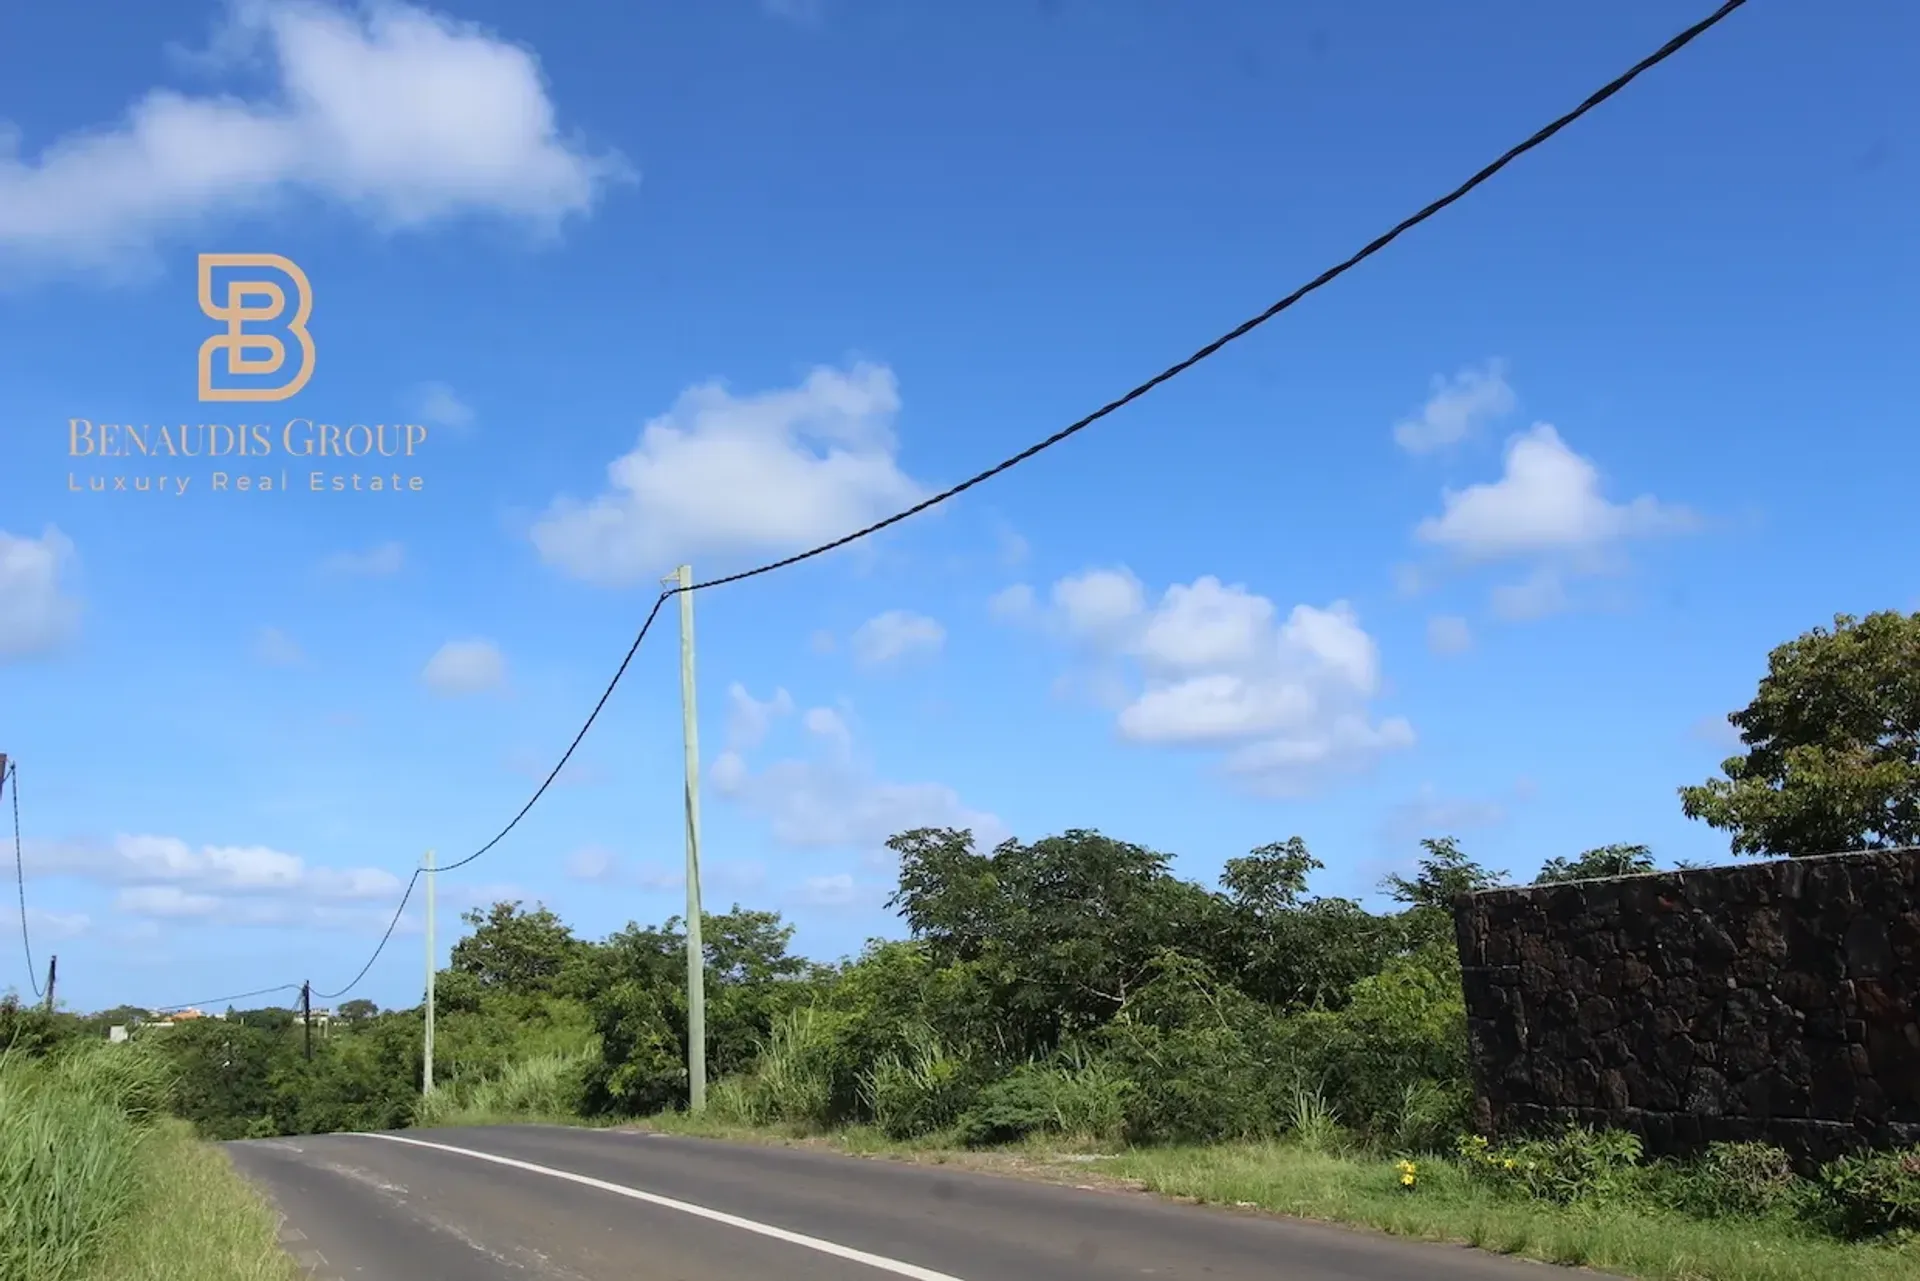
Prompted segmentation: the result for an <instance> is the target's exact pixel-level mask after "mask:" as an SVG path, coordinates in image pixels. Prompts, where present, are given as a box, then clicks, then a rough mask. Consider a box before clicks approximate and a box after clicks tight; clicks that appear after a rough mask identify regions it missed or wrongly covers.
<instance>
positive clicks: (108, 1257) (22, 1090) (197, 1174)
mask: <svg viewBox="0 0 1920 1281" xmlns="http://www.w3.org/2000/svg"><path fill="white" fill-rule="evenodd" d="M23 1022H26V1023H31V1022H33V1020H32V1019H31V1018H30V1017H28V1018H25V1019H23V1017H22V1012H21V1011H20V1010H19V1009H18V1007H17V1006H14V1005H11V1004H8V1005H5V1006H0V1024H10V1025H12V1028H13V1030H14V1031H16V1032H18V1031H20V1030H22V1029H21V1027H20V1025H21V1024H22V1023H23ZM44 1022H45V1021H44V1020H43V1021H42V1023H43V1026H42V1027H40V1028H38V1029H35V1030H38V1031H40V1032H42V1033H44V1032H45V1030H46V1029H45V1027H44ZM10 1039H11V1041H12V1044H13V1048H11V1049H9V1050H7V1051H6V1052H4V1053H0V1281H78V1279H80V1278H87V1281H135V1279H136V1278H137V1279H138V1281H189V1278H191V1279H192V1281H293V1278H294V1277H296V1276H297V1275H298V1273H297V1271H296V1270H295V1269H294V1268H293V1266H292V1264H291V1262H290V1261H289V1260H288V1258H287V1257H286V1254H285V1253H284V1252H283V1251H282V1250H281V1249H280V1247H279V1244H278V1242H277V1241H276V1239H275V1221H274V1217H273V1215H272V1213H271V1212H270V1211H269V1210H268V1208H267V1207H266V1205H265V1204H264V1203H262V1202H261V1201H260V1199H259V1198H258V1197H256V1196H255V1195H254V1194H253V1193H252V1191H250V1190H249V1189H248V1188H247V1187H246V1185H245V1184H244V1183H242V1182H241V1180H240V1178H239V1176H238V1175H236V1174H235V1173H234V1171H233V1169H232V1167H231V1166H229V1165H228V1164H227V1162H226V1159H225V1158H224V1157H222V1156H221V1155H220V1154H219V1153H218V1152H216V1151H214V1150H212V1149H210V1148H207V1147H205V1146H204V1145H202V1144H200V1143H199V1142H198V1141H196V1140H195V1138H194V1136H193V1133H192V1130H191V1128H190V1127H188V1126H187V1125H185V1124H184V1123H182V1122H181V1121H179V1120H178V1119H176V1118H173V1117H171V1116H169V1115H167V1111H168V1108H169V1107H170V1105H171V1103H172V1086H173V1078H172V1068H171V1066H170V1065H169V1064H168V1062H167V1061H166V1059H165V1058H164V1056H162V1055H160V1054H158V1053H156V1052H154V1051H152V1050H150V1049H149V1048H147V1047H145V1046H129V1045H108V1044H105V1043H104V1042H100V1041H79V1040H74V1041H70V1042H68V1043H66V1044H49V1042H48V1039H47V1038H46V1037H45V1036H44V1035H42V1036H40V1037H34V1038H22V1037H19V1036H15V1037H12V1038H10ZM23 1039H26V1040H29V1041H30V1042H31V1043H32V1050H31V1051H27V1050H23V1049H22V1048H21V1044H20V1043H21V1041H22V1040H23Z"/></svg>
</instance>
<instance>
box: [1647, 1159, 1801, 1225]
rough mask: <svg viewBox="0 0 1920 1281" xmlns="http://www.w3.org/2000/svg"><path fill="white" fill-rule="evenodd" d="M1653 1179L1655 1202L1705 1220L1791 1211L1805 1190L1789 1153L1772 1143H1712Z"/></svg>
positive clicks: (1664, 1169)
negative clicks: (1695, 1157)
mask: <svg viewBox="0 0 1920 1281" xmlns="http://www.w3.org/2000/svg"><path fill="white" fill-rule="evenodd" d="M1652 1177H1653V1182H1654V1188H1653V1190H1654V1193H1655V1199H1656V1200H1658V1201H1660V1202H1663V1203H1664V1204H1666V1205H1669V1206H1671V1207H1672V1208H1673V1209H1676V1210H1679V1211H1681V1212H1682V1213H1685V1214H1691V1215H1693V1216H1695V1217H1697V1218H1703V1219H1721V1218H1747V1219H1759V1218H1765V1217H1767V1216H1768V1215H1772V1214H1777V1213H1780V1212H1783V1211H1785V1210H1788V1209H1790V1208H1792V1207H1793V1204H1794V1202H1795V1200H1796V1199H1797V1198H1798V1197H1799V1196H1800V1195H1801V1194H1802V1193H1803V1191H1804V1188H1805V1184H1804V1183H1803V1181H1802V1180H1801V1179H1799V1178H1798V1177H1797V1176H1796V1175H1795V1174H1794V1172H1793V1163H1792V1161H1791V1160H1790V1159H1789V1158H1788V1156H1787V1154H1786V1153H1785V1152H1784V1151H1782V1150H1781V1149H1779V1148H1777V1147H1774V1146H1773V1145H1772V1144H1768V1143H1714V1144H1710V1145H1709V1146H1708V1148H1707V1150H1706V1152H1705V1153H1704V1154H1703V1155H1701V1156H1700V1157H1699V1158H1698V1159H1696V1160H1694V1161H1690V1162H1687V1163H1685V1164H1682V1165H1668V1166H1663V1167H1661V1169H1660V1170H1659V1171H1658V1172H1656V1173H1655V1174H1654V1175H1653V1176H1652Z"/></svg>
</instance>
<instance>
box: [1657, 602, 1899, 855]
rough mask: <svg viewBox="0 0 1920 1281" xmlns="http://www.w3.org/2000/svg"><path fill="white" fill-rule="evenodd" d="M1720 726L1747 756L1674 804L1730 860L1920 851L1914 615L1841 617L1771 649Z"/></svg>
mask: <svg viewBox="0 0 1920 1281" xmlns="http://www.w3.org/2000/svg"><path fill="white" fill-rule="evenodd" d="M1727 721H1728V723H1729V724H1731V725H1732V726H1734V728H1736V729H1738V730H1739V731H1740V740H1741V742H1742V743H1743V744H1745V746H1746V751H1745V752H1743V753H1742V754H1740V755H1738V756H1731V757H1728V758H1727V760H1726V761H1725V762H1723V763H1722V764H1721V766H1720V770H1721V773H1722V774H1723V775H1725V777H1723V778H1715V779H1709V780H1707V781H1706V782H1704V783H1701V784H1698V785H1696V786H1693V787H1683V788H1681V789H1680V804H1681V808H1682V810H1683V811H1684V812H1685V813H1686V816H1687V817H1688V818H1692V819H1699V820H1702V821H1704V822H1705V823H1707V824H1708V825H1709V826H1710V827H1715V828H1719V829H1720V830H1722V831H1725V832H1727V833H1729V835H1730V837H1731V843H1732V847H1733V852H1734V853H1736V854H1752V855H1763V856H1764V855H1787V856H1789V857H1797V858H1804V857H1808V856H1811V855H1816V854H1836V853H1842V852H1845V851H1848V850H1857V849H1885V848H1890V847H1899V846H1906V845H1914V844H1920V613H1915V614H1901V613H1899V612H1898V611H1895V610H1885V611H1881V612H1879V613H1874V614H1869V615H1867V616H1866V617H1865V618H1864V619H1855V618H1853V617H1852V616H1850V615H1846V614H1839V615H1836V616H1835V617H1834V620H1833V629H1832V630H1831V631H1829V630H1827V629H1826V628H1823V627H1816V628H1814V629H1813V630H1811V631H1809V632H1806V633H1805V634H1803V635H1801V636H1799V637H1798V638H1796V639H1794V640H1791V641H1788V642H1787V643H1786V644H1784V645H1781V646H1779V647H1778V648H1776V649H1775V650H1774V651H1773V652H1772V653H1771V654H1769V655H1768V656H1767V674H1766V675H1765V676H1764V677H1762V678H1761V680H1760V686H1759V689H1758V691H1757V692H1756V694H1755V695H1754V699H1753V701H1752V702H1751V703H1749V704H1747V706H1746V707H1744V708H1742V709H1741V710H1740V711H1737V712H1734V713H1732V714H1731V715H1729V716H1728V717H1727Z"/></svg>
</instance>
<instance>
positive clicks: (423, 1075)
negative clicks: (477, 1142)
mask: <svg viewBox="0 0 1920 1281" xmlns="http://www.w3.org/2000/svg"><path fill="white" fill-rule="evenodd" d="M426 875H427V1009H426V1013H427V1029H426V1037H425V1039H424V1040H423V1042H422V1045H421V1056H420V1093H421V1094H432V1093H433V968H434V967H433V882H434V880H435V877H434V874H433V851H432V850H428V851H427V863H426Z"/></svg>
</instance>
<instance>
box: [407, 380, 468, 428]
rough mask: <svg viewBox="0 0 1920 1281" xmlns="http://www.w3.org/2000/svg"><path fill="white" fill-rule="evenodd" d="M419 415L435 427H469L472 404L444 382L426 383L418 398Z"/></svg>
mask: <svg viewBox="0 0 1920 1281" xmlns="http://www.w3.org/2000/svg"><path fill="white" fill-rule="evenodd" d="M418 406H419V408H418V413H419V414H420V417H422V418H424V419H425V420H426V421H427V422H429V423H431V424H433V425H434V426H437V427H454V428H459V427H471V426H472V425H473V406H472V405H469V404H468V403H467V402H466V401H464V400H462V399H460V397H459V396H457V395H455V394H454V390H453V388H451V387H449V386H447V384H445V383H426V384H424V385H422V386H421V388H420V392H419V399H418Z"/></svg>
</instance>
